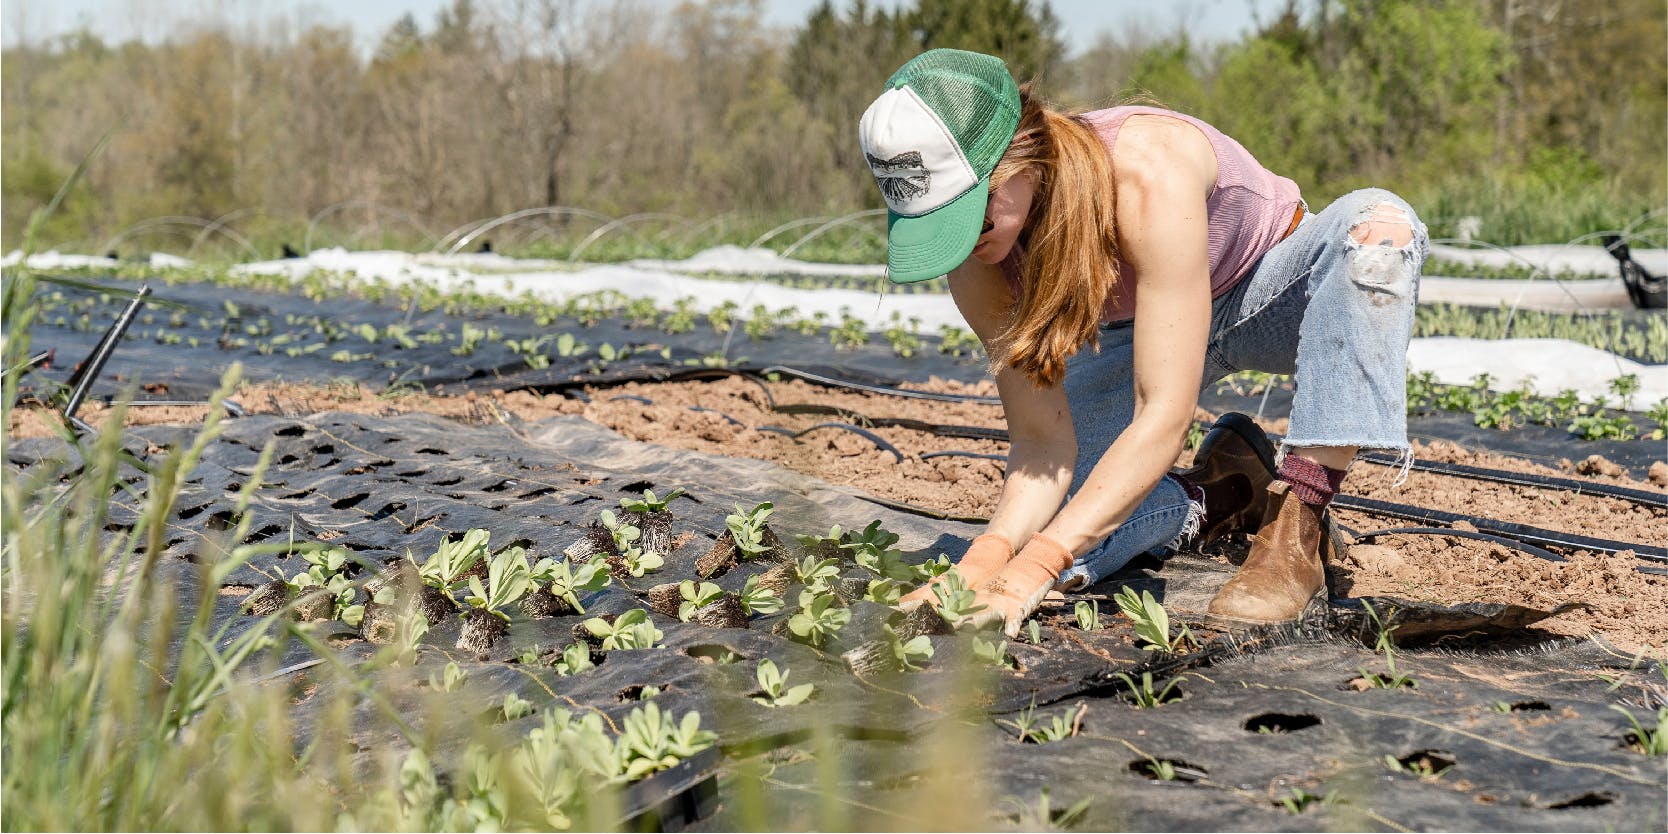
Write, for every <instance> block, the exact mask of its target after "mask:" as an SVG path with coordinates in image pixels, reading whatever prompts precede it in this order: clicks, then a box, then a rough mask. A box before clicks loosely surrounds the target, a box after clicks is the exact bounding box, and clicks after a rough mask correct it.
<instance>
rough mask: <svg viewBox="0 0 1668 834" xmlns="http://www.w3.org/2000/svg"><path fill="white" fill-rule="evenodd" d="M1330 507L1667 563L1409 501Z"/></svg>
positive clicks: (1660, 552)
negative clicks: (1467, 526)
mask: <svg viewBox="0 0 1668 834" xmlns="http://www.w3.org/2000/svg"><path fill="white" fill-rule="evenodd" d="M1332 506H1334V507H1337V508H1338V509H1343V510H1356V511H1359V512H1364V513H1368V514H1371V515H1377V516H1384V517H1386V518H1404V519H1408V520H1409V521H1422V522H1426V523H1434V524H1448V525H1452V524H1454V523H1456V522H1461V521H1463V522H1467V523H1469V524H1470V525H1471V526H1473V527H1476V528H1477V529H1478V530H1480V531H1483V532H1487V533H1494V534H1497V535H1501V536H1506V537H1508V538H1513V539H1517V540H1519V541H1522V542H1527V543H1529V544H1538V545H1547V546H1549V547H1562V548H1570V549H1574V550H1592V551H1596V552H1599V553H1620V552H1622V551H1624V550H1631V551H1633V552H1634V554H1635V555H1637V556H1638V557H1639V558H1641V559H1650V560H1652V561H1657V562H1668V548H1662V547H1652V546H1650V545H1646V544H1638V543H1634V542H1623V541H1615V540H1613V539H1597V538H1593V537H1591V536H1578V535H1576V534H1574V533H1563V532H1559V531H1557V530H1546V529H1543V528H1540V527H1531V526H1529V525H1527V524H1516V523H1513V522H1509V521H1495V520H1493V519H1489V518H1483V517H1481V516H1474V515H1465V514H1462V513H1450V512H1444V511H1442V510H1432V509H1426V508H1424V507H1415V506H1413V505H1411V504H1395V503H1392V502H1389V501H1376V500H1374V499H1371V498H1361V497H1358V496H1354V495H1339V496H1338V497H1336V498H1334V499H1332Z"/></svg>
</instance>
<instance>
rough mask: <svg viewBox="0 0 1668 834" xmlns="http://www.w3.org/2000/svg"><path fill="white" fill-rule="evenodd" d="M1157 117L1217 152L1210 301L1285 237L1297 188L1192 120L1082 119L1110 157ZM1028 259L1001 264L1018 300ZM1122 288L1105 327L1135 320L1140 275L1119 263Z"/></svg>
mask: <svg viewBox="0 0 1668 834" xmlns="http://www.w3.org/2000/svg"><path fill="white" fill-rule="evenodd" d="M1137 115H1153V116H1164V117H1167V118H1172V119H1180V120H1181V121H1184V122H1187V123H1188V124H1190V125H1193V126H1194V127H1196V128H1198V129H1199V132H1201V133H1203V134H1205V138H1206V139H1209V140H1210V145H1211V148H1212V149H1213V150H1214V151H1215V152H1216V185H1215V187H1213V188H1212V189H1211V191H1210V195H1209V196H1208V197H1206V198H1205V210H1206V215H1207V217H1208V222H1209V226H1210V242H1209V244H1208V255H1209V259H1210V295H1211V298H1216V297H1217V296H1219V295H1222V294H1223V293H1225V292H1227V291H1228V290H1230V289H1232V288H1233V287H1234V285H1235V284H1237V283H1239V280H1240V279H1241V278H1243V277H1245V275H1246V273H1248V272H1249V271H1250V270H1251V267H1252V265H1253V264H1255V263H1256V262H1257V260H1258V259H1259V258H1261V257H1262V256H1263V253H1265V252H1267V251H1268V250H1269V249H1272V248H1273V247H1274V244H1276V243H1279V242H1280V240H1281V239H1282V238H1283V237H1285V234H1286V229H1288V228H1290V226H1291V222H1292V215H1293V213H1295V212H1296V210H1297V206H1298V203H1299V202H1300V200H1301V197H1300V196H1299V191H1298V187H1297V183H1295V182H1292V181H1291V180H1289V179H1287V178H1285V177H1282V176H1279V175H1277V174H1274V173H1272V172H1270V171H1269V170H1268V169H1267V168H1264V167H1263V166H1262V165H1261V164H1260V163H1258V162H1257V160H1256V158H1255V157H1253V156H1252V155H1251V152H1250V151H1247V150H1246V149H1245V147H1244V146H1242V145H1240V143H1238V142H1235V141H1234V140H1233V139H1232V138H1230V137H1228V136H1227V135H1226V134H1224V133H1222V131H1220V130H1217V129H1216V128H1214V127H1211V126H1210V125H1208V124H1205V123H1204V122H1202V121H1199V120H1198V119H1195V118H1193V117H1192V116H1188V115H1184V114H1182V113H1177V112H1174V111H1172V110H1162V109H1159V108H1157V107H1113V108H1110V109H1107V110H1096V111H1093V112H1090V113H1085V114H1083V117H1082V118H1083V120H1084V121H1085V122H1087V123H1088V125H1089V126H1090V127H1092V128H1093V129H1094V130H1095V132H1096V133H1098V134H1100V138H1101V141H1102V142H1104V143H1106V152H1107V154H1108V155H1110V154H1111V153H1112V146H1113V145H1114V144H1116V143H1117V141H1118V131H1119V130H1120V129H1121V128H1122V127H1123V125H1124V120H1125V119H1128V118H1129V117H1130V116H1137ZM1024 256H1025V253H1024V252H1023V251H1021V249H1020V247H1019V246H1017V245H1016V246H1015V247H1014V248H1013V250H1012V251H1010V252H1009V253H1008V257H1007V258H1005V259H1003V261H1002V273H1003V274H1004V275H1005V276H1006V277H1007V279H1008V284H1009V286H1010V287H1012V288H1013V290H1014V293H1015V295H1018V293H1019V281H1020V275H1021V274H1022V273H1021V270H1020V264H1021V260H1020V259H1021V258H1023V257H1024ZM1118 266H1119V280H1118V287H1117V289H1116V290H1114V291H1113V293H1112V297H1110V298H1108V299H1107V300H1106V308H1105V310H1103V311H1102V312H1101V321H1102V322H1105V323H1108V324H1110V323H1112V322H1118V321H1129V320H1130V319H1133V318H1135V271H1134V269H1132V268H1131V267H1130V265H1129V263H1128V262H1127V261H1124V260H1123V259H1121V258H1120V259H1119V263H1118Z"/></svg>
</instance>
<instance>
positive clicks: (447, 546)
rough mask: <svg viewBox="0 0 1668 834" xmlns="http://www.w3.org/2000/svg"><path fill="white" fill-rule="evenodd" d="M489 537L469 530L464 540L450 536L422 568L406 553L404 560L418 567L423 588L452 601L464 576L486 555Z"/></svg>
mask: <svg viewBox="0 0 1668 834" xmlns="http://www.w3.org/2000/svg"><path fill="white" fill-rule="evenodd" d="M491 535H492V534H491V533H489V532H488V531H486V530H482V529H479V528H477V529H474V530H470V531H469V532H467V533H464V534H463V537H462V538H460V539H458V540H457V541H453V540H452V538H451V537H450V536H448V537H446V538H445V539H442V540H441V542H440V547H438V548H436V549H435V551H434V554H433V555H431V556H430V557H429V558H428V559H427V560H425V561H424V562H423V564H421V565H416V560H414V559H411V555H410V553H409V552H408V553H407V554H406V558H407V559H408V560H411V562H412V564H413V565H416V566H417V575H418V576H419V577H420V578H421V579H422V581H423V584H424V585H427V586H428V587H430V588H433V589H435V590H437V591H439V592H441V593H443V594H445V595H446V597H447V599H450V598H451V595H452V592H453V591H454V590H456V589H458V588H460V587H462V586H463V583H464V576H465V574H467V573H469V571H470V570H472V569H474V567H475V565H476V563H478V562H480V561H481V559H482V557H484V556H486V553H487V542H488V541H489V540H490V538H491Z"/></svg>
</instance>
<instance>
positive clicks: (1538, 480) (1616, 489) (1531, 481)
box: [1269, 434, 1668, 510]
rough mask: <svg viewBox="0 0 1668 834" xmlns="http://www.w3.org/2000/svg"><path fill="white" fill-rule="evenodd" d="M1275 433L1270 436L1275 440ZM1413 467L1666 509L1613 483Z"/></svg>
mask: <svg viewBox="0 0 1668 834" xmlns="http://www.w3.org/2000/svg"><path fill="white" fill-rule="evenodd" d="M1274 437H1275V436H1274V435H1272V434H1271V435H1269V438H1270V439H1274ZM1361 459H1362V460H1364V461H1366V462H1368V463H1376V464H1379V465H1381V466H1395V465H1397V463H1396V460H1395V459H1394V458H1392V457H1389V456H1386V455H1379V454H1373V453H1368V454H1364V455H1362V456H1361ZM1412 468H1413V469H1417V470H1419V471H1421V472H1436V473H1438V474H1442V475H1454V476H1457V477H1462V478H1471V479H1474V480H1479V481H1496V482H1499V483H1502V484H1516V485H1518V486H1531V487H1540V488H1543V489H1557V490H1563V491H1566V492H1574V493H1579V494H1582V495H1603V496H1606V497H1609V498H1621V499H1623V500H1627V501H1632V502H1634V503H1636V504H1643V505H1644V506H1647V507H1655V508H1657V509H1664V510H1668V493H1661V492H1652V491H1650V490H1645V489H1630V488H1628V487H1620V486H1615V485H1612V484H1595V483H1589V482H1587V481H1578V480H1575V479H1574V478H1557V477H1552V476H1549V475H1532V474H1529V473H1526V472H1510V471H1507V470H1504V469H1487V468H1484V467H1481V466H1467V465H1465V464H1462V463H1442V462H1439V461H1421V460H1419V459H1417V458H1415V459H1414V461H1413V466H1412Z"/></svg>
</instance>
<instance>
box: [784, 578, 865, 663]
mask: <svg viewBox="0 0 1668 834" xmlns="http://www.w3.org/2000/svg"><path fill="white" fill-rule="evenodd" d="M837 602H838V600H837V599H836V598H835V597H834V595H833V594H832V593H827V592H824V593H820V594H819V593H815V592H812V591H800V592H799V611H798V613H795V614H794V615H793V616H792V617H791V618H789V619H788V631H789V632H791V633H792V634H793V636H794V637H795V638H796V639H798V640H799V641H800V642H802V643H805V644H808V645H810V646H812V647H814V648H818V649H820V648H823V647H825V646H827V645H828V643H829V641H830V640H831V639H832V638H833V637H834V635H836V634H838V633H839V632H840V629H842V628H844V627H845V626H846V624H847V623H849V622H851V610H850V609H847V608H841V607H839V606H838V605H836V603H837Z"/></svg>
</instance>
